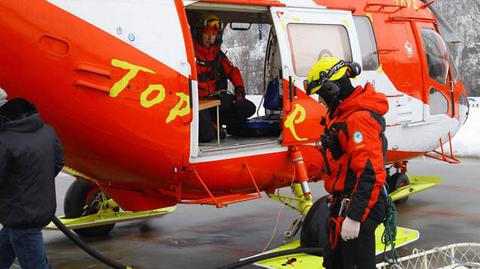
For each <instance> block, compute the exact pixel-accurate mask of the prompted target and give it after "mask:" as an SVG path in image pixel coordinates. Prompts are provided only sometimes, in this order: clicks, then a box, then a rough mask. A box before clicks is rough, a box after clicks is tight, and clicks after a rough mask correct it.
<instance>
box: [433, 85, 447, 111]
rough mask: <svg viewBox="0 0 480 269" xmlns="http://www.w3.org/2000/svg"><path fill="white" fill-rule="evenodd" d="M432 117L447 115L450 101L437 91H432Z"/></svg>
mask: <svg viewBox="0 0 480 269" xmlns="http://www.w3.org/2000/svg"><path fill="white" fill-rule="evenodd" d="M429 104H430V115H437V114H447V113H448V101H447V98H445V96H444V95H443V94H442V93H441V92H440V91H437V90H435V89H433V88H432V89H430V101H429Z"/></svg>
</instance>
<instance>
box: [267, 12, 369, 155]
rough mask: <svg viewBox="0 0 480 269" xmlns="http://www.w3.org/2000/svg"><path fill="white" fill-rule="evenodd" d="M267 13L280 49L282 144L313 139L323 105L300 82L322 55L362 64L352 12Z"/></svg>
mask: <svg viewBox="0 0 480 269" xmlns="http://www.w3.org/2000/svg"><path fill="white" fill-rule="evenodd" d="M270 12H271V15H272V19H273V24H274V27H275V31H276V34H277V40H278V46H279V48H280V57H281V61H282V79H283V81H284V83H283V84H284V89H283V92H284V93H285V94H284V95H283V96H284V100H283V113H284V123H283V126H282V128H283V130H282V131H283V139H282V145H284V146H287V145H293V144H304V143H311V142H315V140H316V139H318V136H319V135H320V134H321V133H322V132H323V130H322V129H323V128H322V127H321V125H320V124H319V122H320V118H321V116H322V115H324V114H325V111H326V108H325V106H323V105H322V104H320V103H318V102H317V100H316V98H317V96H316V95H312V96H307V95H306V94H305V90H304V87H303V81H304V80H305V79H306V76H307V74H308V71H309V70H310V67H311V66H312V65H313V64H314V63H315V62H316V61H317V60H318V59H319V58H321V57H323V56H327V55H331V56H336V57H338V58H340V59H344V60H349V61H352V60H353V61H355V62H357V63H359V64H360V65H361V64H362V56H361V50H360V43H359V40H358V35H357V30H356V28H355V23H354V21H353V16H352V13H351V12H350V11H343V10H327V9H325V8H289V7H271V8H270ZM320 33H322V34H325V36H323V37H322V36H320V35H319V34H320ZM345 58H346V59H345ZM314 98H315V99H314Z"/></svg>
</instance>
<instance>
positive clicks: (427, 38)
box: [422, 28, 448, 84]
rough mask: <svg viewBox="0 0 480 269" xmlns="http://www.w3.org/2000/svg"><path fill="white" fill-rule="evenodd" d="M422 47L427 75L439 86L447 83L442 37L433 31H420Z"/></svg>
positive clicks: (446, 56) (446, 67) (445, 55)
mask: <svg viewBox="0 0 480 269" xmlns="http://www.w3.org/2000/svg"><path fill="white" fill-rule="evenodd" d="M422 39H423V47H424V49H425V54H426V57H427V64H428V75H429V76H430V77H431V78H432V79H433V80H436V81H438V82H439V83H441V84H445V83H446V82H447V72H448V54H447V48H446V46H445V42H444V41H443V39H442V37H441V36H440V35H439V34H438V33H437V32H435V31H434V30H433V29H429V28H424V29H422Z"/></svg>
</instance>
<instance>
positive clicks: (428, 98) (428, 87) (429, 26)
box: [412, 21, 455, 119]
mask: <svg viewBox="0 0 480 269" xmlns="http://www.w3.org/2000/svg"><path fill="white" fill-rule="evenodd" d="M412 23H413V27H414V29H415V31H414V32H415V35H416V40H417V42H418V46H419V47H420V48H422V51H423V52H424V53H421V56H420V58H421V63H422V72H423V81H424V87H423V89H424V91H423V101H424V103H425V105H428V107H429V109H424V118H425V119H432V118H436V117H438V116H441V115H447V116H448V117H454V114H453V113H452V112H454V105H455V103H454V100H453V99H452V98H451V95H452V93H451V76H450V62H449V59H448V51H447V48H446V44H445V41H444V40H443V38H442V36H441V34H440V33H439V32H438V31H437V30H436V27H435V24H434V23H433V22H425V21H412ZM422 30H430V33H427V35H428V36H424V35H423V34H422ZM425 38H430V39H431V38H434V39H436V40H430V41H431V42H430V43H429V44H427V45H428V46H433V48H435V49H438V50H440V53H443V55H441V56H443V57H447V58H446V59H443V63H444V66H443V69H444V70H443V71H442V73H443V74H444V76H445V78H444V80H445V82H444V83H442V82H441V81H439V79H440V78H437V79H435V78H433V77H432V74H431V73H432V72H433V74H435V72H437V73H438V72H439V71H441V70H438V67H437V68H436V69H437V71H432V70H431V69H432V68H433V69H435V68H434V67H435V66H437V65H438V64H437V63H434V61H438V60H439V59H434V60H430V61H429V59H428V57H429V56H427V53H428V52H427V48H426V47H425ZM434 41H436V42H434ZM437 45H440V48H439V47H438V46H437ZM431 63H434V64H435V65H431ZM432 90H433V91H434V92H433V93H434V94H432V93H431V91H432ZM436 93H440V94H441V95H438V94H436ZM435 96H436V97H435ZM441 97H443V98H444V100H445V101H446V107H445V108H443V109H446V111H445V112H444V113H442V112H443V110H442V108H441V107H440V108H439V107H438V105H442V104H443V102H442V101H441V100H443V99H442V98H441ZM432 98H435V100H436V101H435V107H433V106H432ZM433 109H435V110H438V109H440V111H435V112H433V113H432V111H433Z"/></svg>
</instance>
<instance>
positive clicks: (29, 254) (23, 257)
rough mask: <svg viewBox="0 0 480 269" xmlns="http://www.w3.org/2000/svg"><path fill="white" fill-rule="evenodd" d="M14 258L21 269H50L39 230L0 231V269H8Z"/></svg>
mask: <svg viewBox="0 0 480 269" xmlns="http://www.w3.org/2000/svg"><path fill="white" fill-rule="evenodd" d="M15 257H17V258H18V261H19V262H20V266H21V267H22V269H51V267H50V266H49V265H48V262H47V255H46V254H45V245H44V243H43V237H42V229H41V228H33V229H12V228H6V227H3V228H2V229H1V230H0V269H9V268H10V266H11V265H12V263H13V261H14V260H15Z"/></svg>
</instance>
